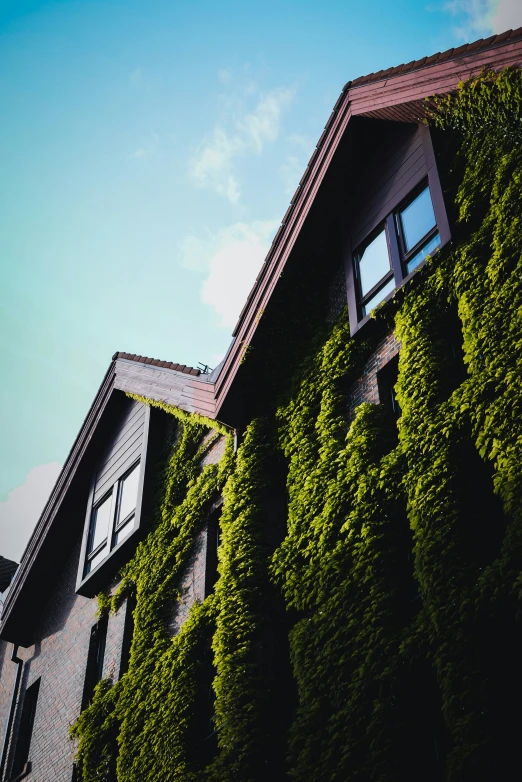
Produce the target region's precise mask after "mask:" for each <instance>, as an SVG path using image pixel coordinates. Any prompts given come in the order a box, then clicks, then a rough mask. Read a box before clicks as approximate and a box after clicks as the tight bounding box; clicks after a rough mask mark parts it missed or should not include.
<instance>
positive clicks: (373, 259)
mask: <svg viewBox="0 0 522 782" xmlns="http://www.w3.org/2000/svg"><path fill="white" fill-rule="evenodd" d="M389 271H390V257H389V255H388V244H387V242H386V232H385V230H384V229H383V230H382V231H381V232H380V234H377V236H376V237H375V239H374V240H373V241H372V242H370V244H369V245H368V246H367V247H366V248H365V249H364V250H363V252H362V254H361V255H359V274H360V276H361V292H362V295H363V296H366V294H367V293H368V292H369V291H371V289H372V288H373V287H374V286H375V285H377V283H378V282H379V280H382V278H383V277H384V276H385V275H386V274H388V272H389Z"/></svg>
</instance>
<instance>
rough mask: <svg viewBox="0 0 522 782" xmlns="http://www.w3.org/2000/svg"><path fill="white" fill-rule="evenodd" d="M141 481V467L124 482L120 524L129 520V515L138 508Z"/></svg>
mask: <svg viewBox="0 0 522 782" xmlns="http://www.w3.org/2000/svg"><path fill="white" fill-rule="evenodd" d="M139 479H140V465H139V464H137V465H136V467H135V468H134V469H133V471H132V472H130V473H129V474H128V475H127V477H126V478H125V479H124V480H123V481H122V484H121V489H120V510H119V513H118V522H120V521H123V519H125V518H127V516H128V515H129V513H132V511H133V510H134V509H135V508H136V499H137V497H138V483H139Z"/></svg>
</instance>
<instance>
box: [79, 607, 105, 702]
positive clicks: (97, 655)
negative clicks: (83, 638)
mask: <svg viewBox="0 0 522 782" xmlns="http://www.w3.org/2000/svg"><path fill="white" fill-rule="evenodd" d="M108 627H109V622H108V618H107V617H104V618H103V619H100V621H99V622H97V623H96V624H95V625H94V626H93V627H92V628H91V634H90V637H89V650H88V652H87V664H86V666H85V677H84V684H83V694H82V703H81V711H83V710H84V709H86V708H87V706H89V704H90V702H91V700H92V696H93V693H94V688H95V687H96V685H97V684H98V682H100V681H101V680H102V678H103V665H104V662H105V650H106V648H107V631H108Z"/></svg>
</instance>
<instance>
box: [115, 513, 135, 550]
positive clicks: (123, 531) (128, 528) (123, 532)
mask: <svg viewBox="0 0 522 782" xmlns="http://www.w3.org/2000/svg"><path fill="white" fill-rule="evenodd" d="M135 518H136V517H135V516H133V517H132V518H131V519H129V521H128V522H127V523H126V524H124V525H123V527H120V529H119V530H118V532H117V533H116V534H115V536H114V545H115V546H117V545H118V543H121V541H122V540H125V538H126V537H127V536H128V535H130V533H131V532H132V530H133V529H134V519H135Z"/></svg>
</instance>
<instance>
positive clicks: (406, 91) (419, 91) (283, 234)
mask: <svg viewBox="0 0 522 782" xmlns="http://www.w3.org/2000/svg"><path fill="white" fill-rule="evenodd" d="M521 63H522V40H517V41H515V42H512V43H510V42H506V43H500V44H498V45H497V46H492V47H489V48H486V49H483V50H479V51H477V52H471V53H469V54H462V55H458V56H457V57H454V58H453V59H452V58H448V59H447V60H443V61H442V62H435V63H432V64H428V65H423V66H421V67H420V68H417V69H414V70H411V71H406V72H405V73H403V74H401V73H397V74H394V75H392V76H389V77H384V78H383V79H382V80H379V81H375V82H370V83H369V84H361V85H359V86H355V87H353V88H351V87H350V83H348V84H347V85H346V87H345V90H344V91H343V92H342V93H341V95H340V96H339V99H338V101H337V103H336V105H335V107H334V112H333V115H332V116H331V117H330V118H329V121H328V123H327V126H326V128H325V131H324V132H323V135H322V136H321V139H320V140H319V144H318V147H317V149H316V150H315V151H314V153H313V155H312V158H311V160H310V164H309V167H308V169H307V171H306V172H305V176H304V177H303V179H302V180H301V182H300V187H299V188H298V190H297V193H296V197H295V201H294V203H293V204H292V205H291V206H292V211H291V212H290V215H289V217H288V222H287V223H286V224H283V225H282V226H281V228H280V229H279V231H278V233H277V234H276V239H275V240H274V243H273V245H272V247H271V248H270V250H269V252H268V255H267V258H266V261H265V263H264V265H263V267H262V269H261V272H260V274H259V277H258V280H257V281H256V284H255V285H254V288H253V290H252V293H251V294H250V297H249V300H247V303H246V304H245V307H244V308H243V310H242V312H241V315H240V320H239V322H238V325H237V326H236V329H235V331H234V337H235V341H234V343H233V345H232V348H231V350H230V352H229V354H228V356H227V358H226V361H225V363H224V365H223V368H222V370H221V373H220V375H219V377H218V378H217V380H216V414H217V415H218V414H219V410H220V409H221V407H222V405H223V403H224V400H225V397H226V395H227V393H228V391H229V389H230V386H231V384H232V382H233V380H234V377H235V375H236V373H237V371H238V369H239V365H240V363H241V359H242V357H243V353H244V350H245V348H247V347H248V345H249V344H250V343H251V341H252V338H253V336H254V333H255V331H256V328H257V325H258V321H259V317H258V313H260V312H262V311H263V310H264V309H265V307H266V305H267V304H268V301H269V299H270V297H271V295H272V292H273V290H274V288H275V286H276V284H277V280H278V279H279V277H280V275H281V273H282V271H283V269H284V266H285V264H286V261H287V259H288V257H289V255H290V252H291V251H292V248H293V247H294V245H295V242H296V240H297V236H298V234H299V231H300V230H301V227H302V225H303V223H304V221H305V219H306V216H307V215H308V213H309V211H310V209H311V206H312V203H313V200H314V198H315V195H316V194H317V191H318V189H319V187H320V185H321V182H322V181H323V179H324V176H325V174H326V171H327V169H328V166H329V164H330V162H331V159H332V157H333V155H334V153H335V151H336V149H337V147H338V145H339V143H340V140H341V138H342V136H343V133H344V131H345V130H346V127H347V125H348V122H349V120H350V118H351V117H352V116H356V115H360V114H363V113H364V112H366V111H371V110H376V109H379V108H385V107H387V106H390V107H391V106H396V105H400V104H402V103H411V102H412V101H414V100H420V99H423V98H427V97H430V96H431V95H434V94H444V93H447V92H449V91H451V90H454V89H455V88H456V87H457V85H458V83H459V82H460V81H463V80H465V79H468V78H470V77H471V76H473V75H477V74H478V73H480V71H481V70H482V69H483V68H486V67H490V68H493V69H495V70H500V69H501V68H504V67H506V66H509V65H519V64H521ZM287 215H288V212H287ZM285 218H286V215H285Z"/></svg>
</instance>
